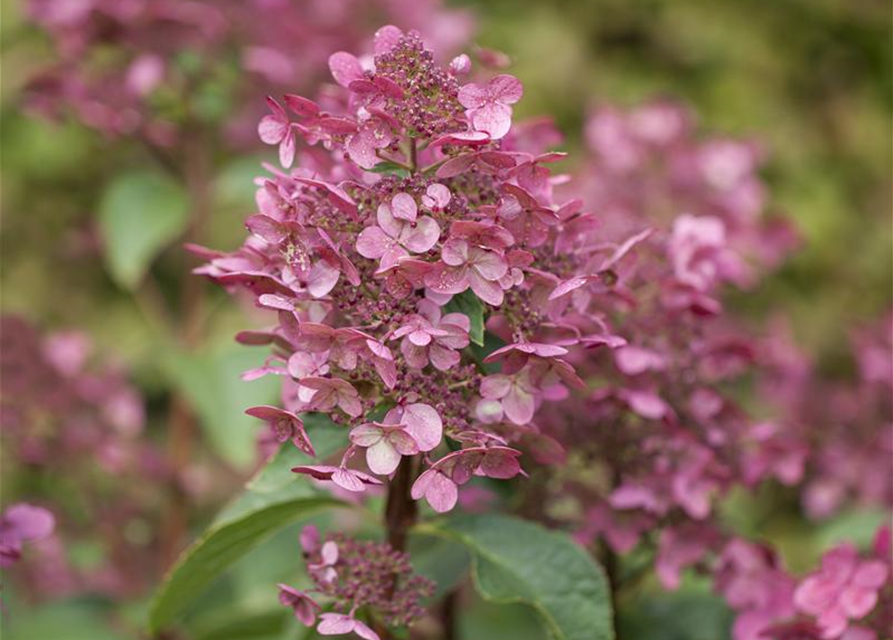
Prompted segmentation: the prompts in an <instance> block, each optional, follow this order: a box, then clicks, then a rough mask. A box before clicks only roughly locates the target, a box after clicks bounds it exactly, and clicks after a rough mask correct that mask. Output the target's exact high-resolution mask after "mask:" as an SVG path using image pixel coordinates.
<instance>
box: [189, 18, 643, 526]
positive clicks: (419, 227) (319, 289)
mask: <svg viewBox="0 0 893 640" xmlns="http://www.w3.org/2000/svg"><path fill="white" fill-rule="evenodd" d="M329 62H330V66H331V71H332V76H333V78H334V80H335V82H336V84H337V85H338V86H339V87H340V90H336V91H334V92H327V93H326V94H325V100H324V101H323V100H320V102H316V101H313V100H311V99H309V98H306V97H302V96H297V95H294V94H287V95H285V96H284V97H283V98H282V99H281V100H274V99H272V98H271V99H270V100H268V102H269V104H270V107H271V114H270V115H268V116H266V117H265V118H264V120H262V122H261V125H260V127H259V133H260V135H261V137H262V139H264V140H265V141H266V142H268V143H269V144H271V145H276V146H278V147H279V148H280V160H282V164H283V165H285V166H286V168H287V167H288V165H290V164H291V162H292V160H293V159H296V162H295V164H296V167H295V168H291V169H289V170H287V171H285V170H283V169H278V168H275V167H272V166H268V167H267V169H268V170H269V172H270V174H269V175H268V176H265V177H262V178H259V179H258V180H257V184H258V191H257V205H258V213H256V214H255V215H253V216H251V217H250V218H249V220H248V228H249V231H250V232H251V236H250V237H249V238H248V240H247V241H246V242H245V244H244V245H243V246H242V247H241V248H240V249H238V250H236V251H235V252H232V253H227V254H224V253H217V252H211V251H208V250H205V249H196V251H199V252H200V253H201V254H202V255H204V256H206V257H208V258H210V261H209V262H208V263H207V264H206V265H205V266H203V267H201V268H200V269H199V270H198V272H199V273H201V274H204V275H206V276H207V277H209V278H211V279H212V280H215V281H217V282H218V283H220V284H222V285H224V286H227V287H230V288H241V289H247V290H248V291H249V292H251V293H252V294H253V296H254V297H255V300H256V302H257V304H258V306H260V307H263V308H266V309H270V310H272V311H274V312H275V313H276V314H277V316H278V323H277V325H276V326H275V327H273V328H272V329H271V330H269V331H266V332H251V333H245V334H242V336H241V339H242V340H243V341H244V342H246V343H251V344H263V343H268V344H272V345H273V346H274V355H273V356H272V357H271V358H270V359H269V360H268V362H267V363H266V365H265V366H264V367H262V368H261V369H259V370H257V371H255V372H253V373H251V374H250V375H251V376H254V375H263V374H266V373H273V374H277V375H281V376H283V377H284V379H285V382H284V386H283V397H284V403H285V409H284V410H278V411H277V410H274V409H272V408H269V407H259V408H255V409H251V410H249V413H251V414H252V415H257V416H258V417H261V418H262V419H264V420H267V421H268V422H271V423H274V424H275V425H277V426H276V429H277V433H279V434H280V435H279V437H280V438H281V439H282V440H283V441H285V440H287V439H289V438H294V437H298V441H297V442H296V444H299V446H301V445H303V444H306V447H303V446H302V448H303V450H304V451H311V450H312V445H310V444H309V442H306V443H305V435H306V434H305V433H304V432H303V431H302V430H301V427H300V422H299V418H298V414H299V413H300V412H306V411H311V412H313V411H315V412H322V413H325V414H327V415H328V416H329V417H330V418H331V419H332V421H333V422H335V423H337V424H343V425H346V426H348V427H349V429H350V446H349V448H348V449H347V451H345V452H344V454H343V456H342V458H341V462H340V463H339V464H334V465H311V466H301V467H297V468H296V469H295V471H296V472H298V473H303V474H308V475H311V476H312V477H315V478H318V479H320V478H324V479H330V480H332V481H333V482H335V483H336V484H337V485H339V486H341V487H342V488H346V489H348V490H351V491H362V490H363V489H364V488H365V487H366V486H368V485H369V484H373V483H377V482H380V481H381V480H377V479H376V477H378V478H383V477H385V476H391V475H392V474H394V473H395V471H396V470H397V468H398V467H399V466H400V465H401V464H405V463H406V462H405V461H406V459H407V458H414V457H421V459H422V460H423V461H424V463H425V465H426V466H427V468H428V471H424V469H423V470H422V471H424V472H423V473H421V474H420V476H419V477H418V479H417V480H416V486H415V487H414V489H413V491H412V495H413V497H414V498H416V499H423V498H424V499H426V500H427V501H428V502H429V504H431V505H432V506H433V507H434V508H435V509H436V510H438V511H445V510H448V509H450V508H452V507H453V506H454V505H455V503H456V501H457V488H458V487H460V486H462V485H464V484H466V483H467V482H468V481H469V480H471V479H472V478H473V477H474V476H486V477H491V478H511V477H513V476H515V475H517V474H519V473H521V472H522V471H521V466H520V464H519V463H518V459H519V457H520V456H521V451H522V449H524V448H528V449H530V450H531V451H532V450H534V449H536V448H537V447H536V444H535V436H536V434H538V433H539V428H538V426H537V425H536V423H535V414H536V410H537V408H538V407H539V406H540V405H541V404H542V403H543V402H545V401H548V400H557V399H561V398H562V397H565V396H566V395H567V393H568V388H569V387H574V386H580V385H581V384H582V381H581V380H580V378H579V377H577V376H576V375H575V374H574V371H573V367H572V366H571V365H570V364H569V362H568V360H567V357H568V355H569V354H570V352H571V350H572V349H573V348H574V347H575V346H576V345H579V344H580V343H581V342H582V340H583V339H584V338H585V337H586V336H587V335H589V334H595V333H597V332H598V331H599V328H600V325H598V323H590V322H587V321H586V320H585V319H582V318H581V317H580V316H579V315H578V314H576V313H574V314H573V319H569V318H570V316H569V315H567V314H566V312H568V313H571V312H572V309H571V308H570V307H568V306H567V305H564V304H562V303H551V302H550V301H549V295H550V294H551V293H552V291H553V290H554V289H555V288H556V286H558V284H559V283H560V282H562V281H564V280H566V279H568V278H570V277H573V276H574V275H576V269H577V268H578V267H580V266H582V265H583V264H584V263H585V261H586V259H577V258H576V257H575V256H569V257H562V256H560V255H558V254H557V253H556V250H555V247H556V244H557V243H558V242H559V239H560V238H561V236H562V235H564V234H573V233H574V231H573V228H574V224H575V221H576V220H577V219H578V218H579V217H580V216H585V215H587V214H583V213H582V212H580V211H579V208H578V207H577V206H576V204H575V203H573V202H571V203H564V204H561V203H556V202H555V201H554V200H553V198H552V189H551V187H550V186H549V183H550V181H551V180H552V178H550V174H549V171H548V169H547V168H546V166H545V165H546V164H547V163H548V161H549V160H551V159H552V158H551V157H549V158H547V157H545V156H544V155H543V154H544V151H545V149H543V148H541V146H540V142H538V141H537V139H536V137H535V136H527V137H526V138H522V137H521V134H520V132H519V133H516V132H515V130H514V129H513V127H512V123H511V116H512V111H511V108H510V106H509V105H510V104H512V103H514V102H516V101H517V100H518V99H519V98H520V97H521V93H522V90H521V84H520V82H519V81H518V80H517V79H516V78H514V77H512V76H508V75H501V76H497V77H496V78H494V79H492V80H486V81H483V84H480V83H469V84H464V85H463V84H462V81H461V80H460V79H459V74H458V72H456V70H455V68H456V67H460V66H461V67H463V68H464V66H465V65H464V64H463V65H459V64H458V63H457V64H455V65H452V66H451V67H449V68H444V67H441V66H439V65H438V64H437V63H436V61H435V58H434V55H433V54H432V52H431V51H429V50H428V49H426V48H425V45H424V44H423V42H422V40H421V38H420V37H419V36H418V34H416V33H414V32H410V33H403V32H402V31H400V30H399V29H397V28H395V27H384V28H382V29H381V30H379V32H378V33H377V35H376V38H375V43H374V55H373V56H372V57H371V58H370V57H363V58H357V57H355V56H353V55H352V54H349V53H346V52H338V53H335V54H333V55H332V56H331V58H330V61H329ZM465 71H467V69H465ZM280 105H284V106H280ZM274 133H275V135H274ZM283 145H285V146H286V147H287V148H286V150H285V151H284V152H283V151H282V147H283ZM522 146H526V149H524V150H522V149H521V147H522ZM294 149H297V151H294ZM528 149H529V150H528ZM533 165H536V166H535V168H534V167H533ZM533 174H535V178H531V175H533ZM628 250H629V247H627V249H626V251H628ZM474 323H479V324H478V326H477V328H475V327H474V326H473V324H474ZM482 323H486V329H487V331H488V332H490V333H491V334H492V335H493V336H494V339H496V340H498V341H499V342H501V343H502V344H504V346H502V347H501V348H499V349H497V350H493V349H492V348H491V349H490V351H492V353H490V354H489V355H487V354H486V353H484V355H486V356H487V358H486V361H485V362H486V363H487V367H488V370H490V371H492V368H493V367H495V368H496V369H497V370H499V369H501V372H499V373H490V374H489V375H485V374H486V371H485V370H484V369H482V368H481V364H480V358H481V356H480V355H478V351H476V349H478V348H479V347H480V346H481V333H480V332H481V328H482V327H481V326H480V324H482ZM476 332H477V333H476ZM472 342H475V343H476V345H475V346H472ZM373 415H376V416H378V417H376V418H373V417H372V416H373ZM294 434H298V435H297V436H295V435H294ZM532 436H533V437H532ZM445 440H449V441H451V442H452V443H454V444H453V447H452V449H449V448H447V447H446V445H445ZM519 447H520V449H519ZM455 449H458V450H455ZM357 454H362V455H360V456H358V455H357ZM360 460H364V461H365V465H362V466H360V467H354V468H349V467H348V466H347V465H348V462H349V461H356V462H359V461H360ZM370 473H371V475H370Z"/></svg>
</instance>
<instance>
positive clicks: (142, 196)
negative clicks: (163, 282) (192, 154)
mask: <svg viewBox="0 0 893 640" xmlns="http://www.w3.org/2000/svg"><path fill="white" fill-rule="evenodd" d="M187 205H188V201H187V198H186V193H185V192H184V190H183V188H182V187H181V186H180V185H179V184H178V183H177V182H176V181H174V180H172V179H171V178H168V177H167V176H165V175H163V174H160V173H155V172H151V171H140V172H135V173H127V174H124V175H122V176H119V177H117V178H116V179H115V180H114V181H113V182H112V183H111V184H110V185H108V187H107V188H106V190H105V193H104V194H103V197H102V202H101V203H100V207H99V227H100V230H101V232H102V238H103V246H104V250H105V260H106V264H107V266H108V269H109V271H110V272H111V275H112V277H113V278H114V280H115V282H117V283H118V284H119V285H120V286H122V287H124V288H127V289H134V288H136V286H137V285H138V284H139V283H140V280H142V278H143V276H144V275H145V273H146V271H147V270H148V269H149V265H150V264H151V263H152V260H154V259H155V257H156V256H157V255H158V254H159V253H160V252H161V250H162V249H164V248H165V247H166V246H167V245H168V244H169V243H170V242H171V241H173V240H174V239H175V238H177V237H178V236H179V235H180V234H181V233H182V232H183V231H184V230H185V228H186V226H187V224H188V222H189V216H188V213H187V210H188V206H187Z"/></svg>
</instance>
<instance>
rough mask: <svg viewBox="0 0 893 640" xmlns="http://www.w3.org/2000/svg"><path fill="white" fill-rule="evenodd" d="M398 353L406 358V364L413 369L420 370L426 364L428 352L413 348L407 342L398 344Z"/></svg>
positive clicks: (423, 349) (420, 348)
mask: <svg viewBox="0 0 893 640" xmlns="http://www.w3.org/2000/svg"><path fill="white" fill-rule="evenodd" d="M400 352H401V353H402V354H403V357H404V358H406V364H408V365H409V366H410V367H412V368H413V369H422V368H424V367H425V365H427V364H428V350H427V349H426V348H425V347H417V346H415V345H414V344H412V343H411V342H409V340H404V341H403V342H401V343H400Z"/></svg>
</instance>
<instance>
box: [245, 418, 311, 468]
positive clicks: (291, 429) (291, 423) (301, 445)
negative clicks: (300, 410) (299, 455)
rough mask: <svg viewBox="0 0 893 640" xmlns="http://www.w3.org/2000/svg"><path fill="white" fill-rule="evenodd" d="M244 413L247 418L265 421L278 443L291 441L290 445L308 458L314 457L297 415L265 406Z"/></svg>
mask: <svg viewBox="0 0 893 640" xmlns="http://www.w3.org/2000/svg"><path fill="white" fill-rule="evenodd" d="M245 413H247V414H248V415H249V416H253V417H255V418H259V419H261V420H266V421H267V422H268V423H269V424H270V427H271V428H272V429H273V433H274V434H275V436H276V439H277V440H278V441H279V442H285V441H286V440H291V441H292V444H294V445H295V446H296V447H297V448H298V449H300V450H301V451H303V452H304V453H306V454H307V455H308V456H313V457H316V451H314V450H313V444H311V442H310V438H309V437H308V436H307V431H305V430H304V422H303V421H302V420H301V419H300V418H299V417H298V416H297V414H295V413H292V412H291V411H286V410H284V409H280V408H278V407H271V406H267V405H261V406H259V407H251V408H250V409H247V410H246V411H245Z"/></svg>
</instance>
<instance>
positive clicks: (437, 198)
mask: <svg viewBox="0 0 893 640" xmlns="http://www.w3.org/2000/svg"><path fill="white" fill-rule="evenodd" d="M451 199H452V194H451V193H450V190H449V188H447V187H446V186H444V185H442V184H440V183H439V182H434V183H432V184H429V185H428V188H427V189H425V195H423V196H422V204H423V205H425V206H426V207H428V208H429V209H431V210H432V211H443V210H444V209H446V207H447V205H448V204H449V203H450V200H451Z"/></svg>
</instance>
